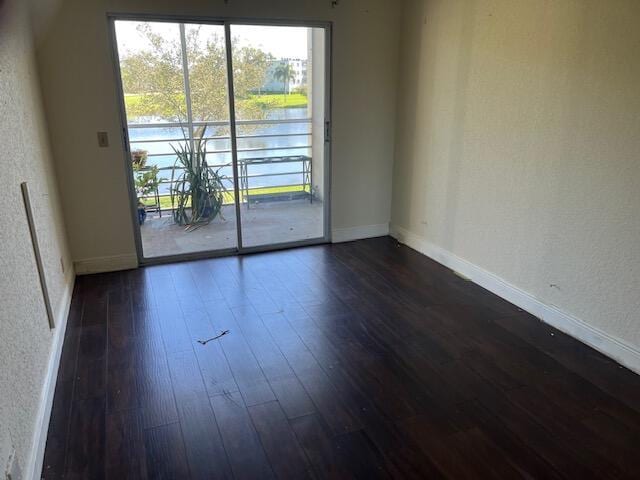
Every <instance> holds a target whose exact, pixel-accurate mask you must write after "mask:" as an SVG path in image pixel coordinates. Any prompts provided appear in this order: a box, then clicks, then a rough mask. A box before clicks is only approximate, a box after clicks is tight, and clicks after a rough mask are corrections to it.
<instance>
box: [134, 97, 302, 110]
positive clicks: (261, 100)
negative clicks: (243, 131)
mask: <svg viewBox="0 0 640 480" xmlns="http://www.w3.org/2000/svg"><path fill="white" fill-rule="evenodd" d="M141 100H142V94H138V93H131V94H126V95H125V96H124V103H125V106H126V109H127V112H129V113H134V112H139V111H140V107H141V105H140V103H141ZM175 100H176V102H177V103H182V102H184V95H183V94H181V93H176V94H175ZM240 101H242V102H251V103H255V104H256V105H257V106H259V107H260V108H265V109H266V108H304V107H306V106H307V104H308V100H307V96H306V95H303V94H301V93H290V94H288V95H285V94H283V93H277V94H273V95H251V96H250V97H249V98H248V99H246V100H240Z"/></svg>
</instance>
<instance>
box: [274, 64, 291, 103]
mask: <svg viewBox="0 0 640 480" xmlns="http://www.w3.org/2000/svg"><path fill="white" fill-rule="evenodd" d="M273 78H275V79H276V80H280V81H281V82H282V87H283V92H284V94H285V96H286V95H287V94H288V93H289V88H288V87H289V82H290V81H291V80H294V79H295V78H296V72H295V71H294V70H293V67H292V66H291V65H290V64H289V62H281V63H280V65H278V66H277V67H276V69H275V70H274V71H273Z"/></svg>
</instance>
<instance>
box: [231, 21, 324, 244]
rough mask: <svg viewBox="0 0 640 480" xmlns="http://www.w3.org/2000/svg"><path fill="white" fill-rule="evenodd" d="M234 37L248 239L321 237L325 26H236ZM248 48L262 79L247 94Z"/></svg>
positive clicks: (243, 222) (277, 240)
mask: <svg viewBox="0 0 640 480" xmlns="http://www.w3.org/2000/svg"><path fill="white" fill-rule="evenodd" d="M314 35H315V37H314ZM231 39H232V50H231V51H232V53H233V55H232V62H233V72H234V75H233V85H234V100H235V111H236V126H235V132H236V137H237V147H238V148H237V153H238V166H239V175H238V176H239V181H240V186H241V199H242V207H243V208H242V215H241V227H242V240H243V245H244V246H246V247H256V246H263V245H274V244H280V243H288V242H297V241H300V240H309V239H314V238H322V237H323V236H324V206H323V193H324V192H323V181H324V178H323V176H324V146H325V138H324V133H325V128H324V119H325V116H324V102H325V98H324V84H325V78H324V61H325V50H324V42H325V38H324V29H318V28H308V27H282V26H256V25H231ZM248 55H249V56H251V62H252V64H253V65H254V67H257V66H258V65H260V67H259V68H260V69H261V72H264V73H261V74H262V75H263V76H264V81H263V82H262V85H261V88H260V89H259V91H258V92H252V93H251V95H250V96H249V97H246V96H245V95H246V92H247V89H246V88H244V86H243V84H242V82H243V81H245V79H244V78H243V76H242V75H241V72H242V71H243V66H242V65H243V64H244V63H246V62H247V56H248ZM314 72H316V75H314ZM314 118H315V120H316V121H315V123H314Z"/></svg>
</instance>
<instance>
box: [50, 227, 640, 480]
mask: <svg viewBox="0 0 640 480" xmlns="http://www.w3.org/2000/svg"><path fill="white" fill-rule="evenodd" d="M224 330H229V333H228V334H227V335H224V336H222V337H220V338H219V339H217V340H213V341H211V342H209V343H207V344H206V345H202V344H200V343H198V340H203V339H207V338H211V337H213V336H215V335H216V334H218V333H219V332H221V331H224ZM638 453H640V377H638V376H637V375H634V374H633V373H632V372H630V371H628V370H626V369H624V368H622V367H620V366H619V365H617V364H616V363H615V362H613V361H611V360H609V359H607V358H606V357H604V356H602V355H600V354H599V353H597V352H595V351H594V350H592V349H590V348H588V347H587V346H585V345H583V344H581V343H579V342H578V341H576V340H574V339H572V338H570V337H568V336H566V335H564V334H562V333H560V332H559V331H557V330H554V329H553V328H550V327H549V326H547V325H545V324H543V323H541V322H539V321H538V320H537V319H535V318H533V317H532V316H530V315H528V314H526V313H525V312H522V311H521V310H519V309H518V308H516V307H514V306H513V305H511V304H509V303H507V302H505V301H503V300H501V299H500V298H498V297H496V296H494V295H492V294H491V293H489V292H487V291H485V290H483V289H481V288H480V287H478V286H476V285H474V284H472V283H470V282H466V281H464V280H463V279H461V278H459V277H457V276H456V275H454V274H453V273H452V272H451V271H449V270H447V269H445V268H444V267H442V266H441V265H439V264H437V263H435V262H433V261H431V260H429V259H427V258H426V257H424V256H422V255H420V254H418V253H416V252H414V251H412V250H410V249H408V248H406V247H403V246H399V245H398V244H397V243H396V242H395V241H394V240H392V239H391V238H388V237H384V238H378V239H372V240H365V241H358V242H353V243H347V244H338V245H326V246H318V247H309V248H300V249H294V250H288V251H282V252H273V253H265V254H257V255H251V256H244V257H228V258H220V259H212V260H204V261H197V262H188V263H178V264H171V265H164V266H157V267H149V268H143V269H139V270H133V271H126V272H118V273H110V274H102V275H91V276H84V277H79V278H78V280H77V284H76V288H75V292H74V296H73V301H72V306H71V312H70V316H69V324H68V328H67V332H66V338H65V343H64V349H63V353H62V361H61V365H60V371H59V375H58V382H57V386H56V394H55V400H54V405H53V413H52V417H51V423H50V426H49V436H48V440H47V447H46V452H45V463H44V468H43V472H42V475H43V477H44V478H46V479H57V478H68V479H102V478H112V479H124V478H131V479H134V478H141V479H145V478H164V479H186V478H194V479H210V478H236V479H269V478H284V479H298V478H300V479H302V478H336V479H343V478H344V479H348V478H357V479H376V478H434V479H435V478H483V479H487V478H544V479H548V478H566V479H575V478H581V479H585V478H640V455H639V454H638Z"/></svg>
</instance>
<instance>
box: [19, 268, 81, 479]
mask: <svg viewBox="0 0 640 480" xmlns="http://www.w3.org/2000/svg"><path fill="white" fill-rule="evenodd" d="M74 283H75V278H72V279H71V281H70V282H69V285H68V287H67V289H66V290H65V292H64V295H63V297H62V302H61V304H60V307H59V311H58V314H57V315H56V327H55V329H54V331H53V342H52V345H51V352H50V353H49V362H48V364H47V371H46V375H45V379H44V385H43V386H42V391H41V392H40V403H39V406H38V412H37V413H36V424H35V430H34V432H33V440H32V442H31V452H30V453H29V459H28V463H27V465H26V468H25V475H24V478H25V479H26V480H38V479H40V473H41V472H42V462H43V461H44V449H45V446H46V444H47V433H48V431H49V420H50V418H51V407H52V406H53V395H54V393H55V390H56V380H57V378H58V367H59V366H60V356H61V354H62V344H63V343H64V334H65V331H66V330H67V318H68V317H69V307H70V306H71V296H72V295H73V285H74Z"/></svg>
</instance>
